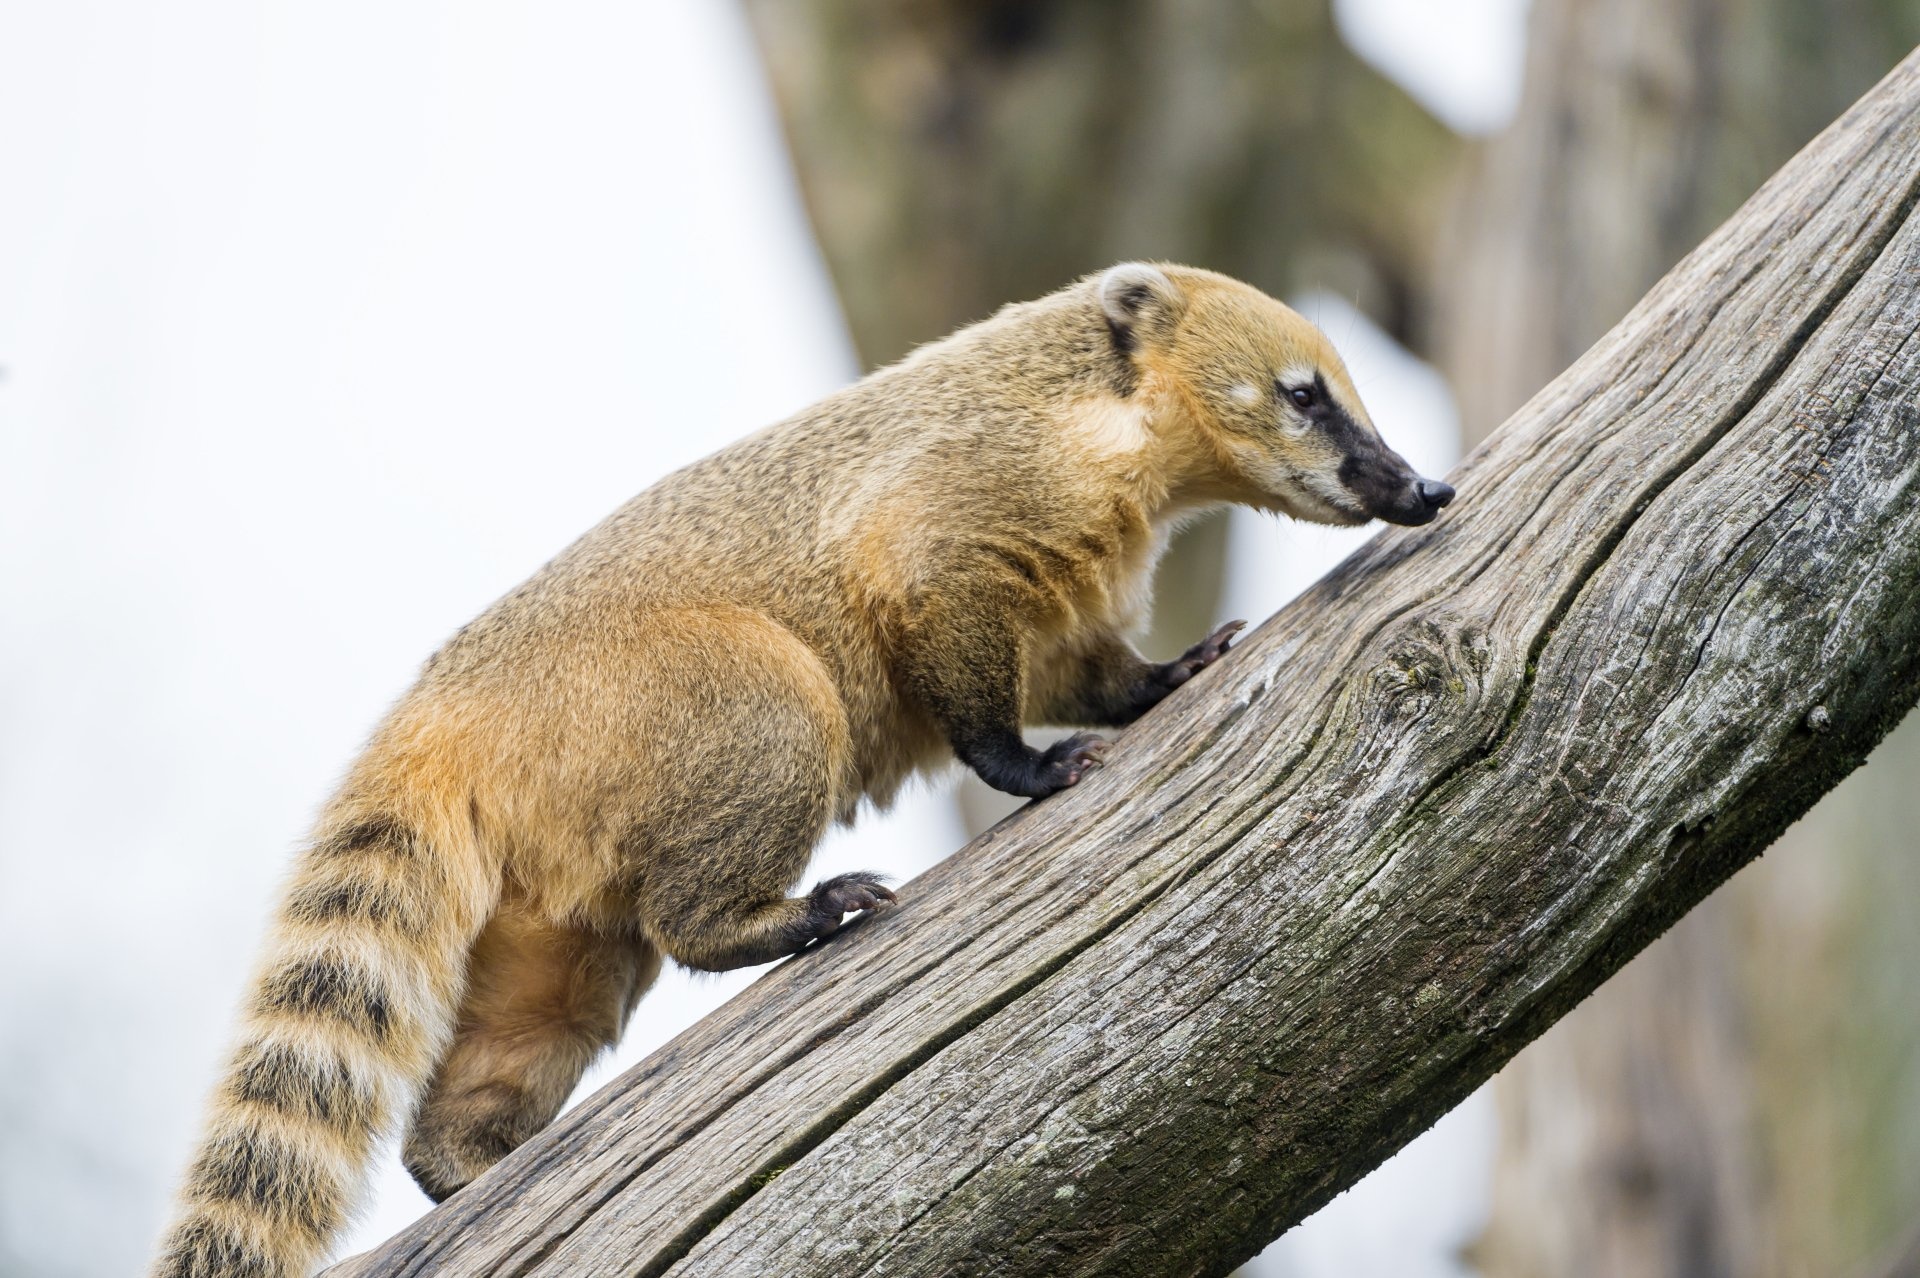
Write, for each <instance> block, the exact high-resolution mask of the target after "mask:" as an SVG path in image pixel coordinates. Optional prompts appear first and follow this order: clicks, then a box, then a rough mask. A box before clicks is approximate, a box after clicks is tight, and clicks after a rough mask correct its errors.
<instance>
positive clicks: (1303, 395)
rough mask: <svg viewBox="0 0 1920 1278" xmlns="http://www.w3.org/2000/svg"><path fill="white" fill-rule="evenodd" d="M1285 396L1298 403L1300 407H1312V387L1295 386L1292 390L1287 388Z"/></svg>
mask: <svg viewBox="0 0 1920 1278" xmlns="http://www.w3.org/2000/svg"><path fill="white" fill-rule="evenodd" d="M1287 398H1288V399H1290V400H1292V401H1293V402H1294V403H1295V404H1298V405H1299V406H1300V407H1301V408H1312V407H1313V387H1311V386H1295V387H1294V388H1293V389H1292V390H1289V391H1288V392H1287Z"/></svg>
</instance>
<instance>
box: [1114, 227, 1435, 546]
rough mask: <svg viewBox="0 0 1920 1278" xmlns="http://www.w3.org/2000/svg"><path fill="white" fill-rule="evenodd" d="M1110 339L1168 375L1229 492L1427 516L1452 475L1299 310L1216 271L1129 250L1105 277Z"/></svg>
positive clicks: (1351, 518)
mask: <svg viewBox="0 0 1920 1278" xmlns="http://www.w3.org/2000/svg"><path fill="white" fill-rule="evenodd" d="M1095 290H1096V292H1097V294H1098V297H1099V301H1100V308H1101V310H1102V312H1103V313H1104V314H1105V317H1106V321H1107V326H1108V327H1109V328H1110V329H1111V330H1112V332H1113V339H1114V342H1115V343H1116V344H1117V345H1118V346H1119V347H1120V349H1121V350H1122V351H1123V352H1124V353H1125V354H1126V355H1127V357H1129V358H1131V359H1132V360H1133V361H1134V363H1135V365H1136V367H1137V368H1138V369H1139V371H1140V372H1141V374H1142V375H1143V376H1145V377H1147V378H1149V379H1151V380H1154V381H1157V382H1158V383H1160V385H1161V386H1162V387H1163V388H1171V389H1172V390H1174V392H1175V393H1176V394H1178V395H1179V396H1180V398H1181V399H1182V401H1183V408H1184V410H1185V411H1184V413H1183V415H1184V416H1186V417H1188V418H1190V419H1191V425H1192V428H1193V429H1194V430H1195V431H1196V432H1197V433H1198V434H1199V435H1200V436H1201V439H1202V441H1203V442H1204V444H1205V445H1206V448H1207V451H1208V452H1209V453H1210V454H1211V456H1212V458H1213V460H1214V462H1215V463H1216V466H1217V470H1218V473H1217V474H1216V475H1215V476H1214V477H1213V478H1214V482H1215V483H1217V484H1219V485H1220V486H1221V487H1222V488H1223V489H1224V490H1225V491H1224V492H1223V493H1222V495H1223V496H1226V497H1229V498H1230V499H1232V500H1235V501H1240V502H1244V503H1247V504H1250V505H1256V506H1263V507H1267V508H1269V509H1275V510H1279V511H1282V512H1284V513H1286V514H1289V515H1292V516H1294V517H1295V518H1297V519H1306V520H1311V521H1313V522H1315V523H1322V524H1363V523H1365V522H1367V520H1369V519H1384V520H1386V521H1387V522H1389V523H1395V524H1424V523H1428V522H1430V521H1431V520H1432V519H1433V518H1434V516H1436V515H1438V514H1439V513H1440V508H1441V507H1442V506H1445V505H1446V504H1447V503H1448V502H1450V501H1452V500H1453V489H1452V488H1450V487H1448V486H1447V485H1446V484H1443V483H1441V482H1439V481H1438V480H1434V479H1423V478H1421V477H1420V476H1419V475H1417V474H1415V473H1414V470H1413V468H1412V467H1411V466H1409V465H1407V463H1406V461H1405V460H1404V459H1403V458H1402V457H1401V456H1400V454H1398V453H1396V452H1394V451H1393V450H1392V449H1391V448H1388V447H1387V445H1386V443H1385V442H1384V441H1383V440H1382V439H1381V438H1380V433H1379V432H1378V431H1376V430H1375V429H1374V427H1373V422H1372V420H1371V419H1370V418H1368V416H1367V410H1366V408H1365V407H1364V406H1363V405H1362V404H1361V403H1360V396H1359V394H1358V393H1357V392H1356V391H1355V390H1354V388H1353V381H1352V379H1351V378H1349V377H1348V376H1347V369H1346V365H1344V364H1342V363H1341V362H1340V356H1339V354H1338V353H1336V352H1335V351H1334V349H1333V345H1332V343H1330V342H1328V341H1327V339H1326V336H1325V335H1324V334H1322V333H1321V332H1320V330H1319V329H1317V328H1315V327H1314V326H1313V325H1312V324H1310V323H1308V322H1307V320H1306V318H1305V317H1303V316H1302V315H1300V314H1299V313H1298V312H1297V311H1294V310H1292V309H1291V308H1289V307H1286V306H1283V305H1281V304H1280V303H1279V302H1276V301H1274V300H1273V299H1272V298H1270V297H1268V296H1267V295H1266V294H1264V293H1262V292H1260V291H1259V290H1257V289H1254V288H1251V287H1249V286H1247V285H1245V284H1242V283H1240V282H1239V281H1237V280H1233V279H1229V278H1227V277H1226V276H1224V275H1216V274H1214V273H1212V272H1211V271H1196V270H1192V269H1190V268H1186V267H1171V266H1170V267H1160V266H1152V265H1148V264H1146V263H1144V262H1123V263H1121V264H1120V265H1119V266H1116V267H1113V268H1112V269H1110V270H1108V271H1107V272H1106V273H1105V274H1103V275H1101V276H1100V277H1099V278H1098V279H1097V280H1096V281H1095Z"/></svg>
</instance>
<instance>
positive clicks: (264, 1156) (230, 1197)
mask: <svg viewBox="0 0 1920 1278" xmlns="http://www.w3.org/2000/svg"><path fill="white" fill-rule="evenodd" d="M188 1175H189V1176H191V1177H192V1184H193V1188H194V1193H195V1195H196V1196H198V1197H199V1198H200V1199H202V1200H203V1201H205V1202H209V1203H220V1202H228V1203H236V1204H240V1205H241V1206H242V1207H244V1208H245V1209H246V1210H248V1211H250V1212H260V1213H262V1214H265V1215H268V1216H270V1217H273V1218H275V1219H278V1220H282V1221H285V1222H287V1223H289V1224H292V1225H294V1226H296V1227H298V1228H299V1229H300V1230H301V1231H302V1232H303V1233H307V1234H311V1235H316V1236H317V1235H319V1234H321V1233H323V1232H324V1231H325V1230H326V1229H327V1227H328V1226H329V1225H330V1224H331V1215H332V1212H331V1208H332V1205H333V1203H332V1199H333V1196H334V1190H335V1186H334V1183H333V1176H332V1175H331V1174H330V1173H329V1171H327V1170H325V1169H319V1168H316V1167H315V1166H314V1165H313V1156H312V1154H311V1153H310V1152H309V1151H308V1150H307V1149H305V1148H303V1147H302V1146H301V1145H299V1144H296V1143H293V1142H289V1141H287V1140H284V1139H283V1138H281V1137H280V1136H278V1135H276V1134H275V1133H273V1132H271V1131H268V1130H267V1129H265V1128H264V1127H262V1126H260V1125H259V1124H257V1123H245V1124H235V1125H234V1126H233V1127H232V1128H230V1129H229V1130H227V1131H225V1132H222V1133H221V1134H220V1135H219V1136H216V1137H215V1138H214V1139H213V1140H211V1141H209V1142H208V1143H207V1145H206V1148H204V1149H202V1150H201V1151H200V1156H199V1157H198V1158H196V1159H195V1160H194V1162H193V1169H192V1171H191V1172H189V1173H188Z"/></svg>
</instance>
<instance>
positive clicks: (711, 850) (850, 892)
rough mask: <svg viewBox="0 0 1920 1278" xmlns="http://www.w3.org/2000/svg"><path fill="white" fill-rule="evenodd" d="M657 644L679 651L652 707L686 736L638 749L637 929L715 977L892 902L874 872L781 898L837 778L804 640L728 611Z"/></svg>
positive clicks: (839, 711) (835, 712) (840, 745)
mask: <svg viewBox="0 0 1920 1278" xmlns="http://www.w3.org/2000/svg"><path fill="white" fill-rule="evenodd" d="M689 634H692V635H695V636H697V637H698V642H697V643H687V642H684V641H685V640H686V639H687V638H688V637H689ZM662 644H663V646H669V647H672V648H677V649H678V651H677V652H675V653H674V657H675V660H674V662H673V665H672V678H673V680H674V683H673V685H672V686H671V687H666V688H661V689H659V693H660V695H661V697H662V704H660V705H658V706H656V707H654V708H653V709H654V713H655V714H657V715H658V716H659V717H660V718H661V719H662V720H663V721H665V722H669V723H682V722H688V723H697V725H698V731H697V732H691V731H690V732H688V733H687V734H686V735H685V736H684V738H683V739H681V740H678V741H673V742H670V743H665V744H662V745H659V746H656V747H655V748H654V749H653V750H651V751H649V755H650V757H649V759H648V764H649V769H650V780H649V783H648V787H647V788H648V790H649V791H650V792H651V799H650V801H649V802H647V803H645V804H643V805H642V806H641V807H640V809H639V813H640V815H639V819H638V823H637V828H636V829H635V830H634V833H633V837H632V854H633V856H634V858H635V862H636V870H637V873H636V875H635V878H634V882H635V884H636V888H637V892H638V898H639V899H638V905H639V909H640V918H641V922H642V924H643V926H644V927H645V928H646V930H647V933H648V935H650V936H651V937H653V938H654V940H655V941H656V942H658V944H659V945H660V948H661V949H663V950H665V951H666V952H667V954H669V955H670V956H672V957H673V958H674V959H675V960H677V961H679V962H680V963H683V964H685V965H686V966H688V967H692V968H698V969H700V970H702V971H709V972H721V971H726V970H728V969H730V968H736V967H748V966H751V965H752V964H755V963H767V962H771V961H772V960H774V959H777V958H781V957H783V956H785V955H788V954H792V953H794V952H796V951H798V950H800V949H802V948H804V947H805V946H806V945H807V944H808V943H809V942H810V941H813V940H814V939H816V938H818V937H821V936H825V935H826V934H827V933H829V932H831V931H833V930H834V929H835V928H837V927H839V926H840V921H841V918H842V916H843V915H845V914H847V913H850V912H852V911H855V910H870V909H873V908H875V907H877V906H878V905H879V904H880V903H881V902H883V901H891V900H893V899H894V896H893V893H892V892H889V891H888V890H887V889H886V888H885V887H884V886H882V884H881V881H880V878H879V876H877V875H873V874H843V875H840V876H839V877H837V878H833V879H828V880H827V881H825V882H823V883H820V884H818V885H816V886H815V887H814V888H813V889H812V890H811V891H810V892H809V893H808V894H807V895H805V896H802V897H789V896H788V895H787V890H788V889H789V888H790V887H792V886H793V884H794V881H795V880H796V879H798V878H799V877H800V873H801V871H802V870H804V869H805V868H806V864H807V860H808V858H809V857H811V856H812V854H813V848H814V845H815V844H816V843H818V842H819V840H820V836H821V834H822V833H824V832H825V830H826V827H827V823H828V821H829V820H831V819H832V817H833V814H834V812H835V811H836V809H837V808H838V807H839V806H840V805H841V802H842V797H843V793H844V791H845V790H846V789H847V788H848V787H849V784H850V783H849V780H848V755H849V753H850V751H851V749H852V744H851V740H850V737H849V733H848V730H847V719H846V710H845V708H844V706H843V704H842V703H841V700H840V694H839V691H838V689H837V688H836V687H835V685H834V683H833V680H832V678H831V677H830V676H829V675H828V673H827V670H826V668H825V666H823V665H822V664H821V662H820V659H819V657H818V656H816V655H815V654H814V652H813V651H812V649H810V648H808V647H807V646H806V645H805V644H803V643H802V642H801V641H800V640H799V639H798V638H797V637H796V636H795V635H794V634H793V633H792V632H791V631H788V630H787V629H785V628H784V627H782V626H780V625H779V624H778V623H776V622H774V621H773V620H772V619H771V618H767V617H764V616H762V615H760V614H757V613H751V612H747V611H745V610H733V609H727V610H723V609H714V610H712V611H709V612H702V613H698V614H693V613H688V614H681V615H680V616H679V618H677V624H676V628H675V633H673V634H672V635H670V636H662Z"/></svg>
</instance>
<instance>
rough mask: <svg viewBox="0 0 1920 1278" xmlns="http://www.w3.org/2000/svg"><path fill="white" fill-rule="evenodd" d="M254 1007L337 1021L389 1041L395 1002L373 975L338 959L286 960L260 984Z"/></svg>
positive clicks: (264, 1012) (373, 1037) (367, 1034)
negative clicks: (286, 961) (287, 961)
mask: <svg viewBox="0 0 1920 1278" xmlns="http://www.w3.org/2000/svg"><path fill="white" fill-rule="evenodd" d="M255 1007H256V1008H257V1009H258V1010H259V1011H260V1012H261V1013H262V1014H265V1015H270V1016H271V1015H287V1016H311V1017H315V1018H317V1019H321V1020H332V1021H338V1022H340V1023H341V1024H344V1025H351V1026H352V1027H353V1028H355V1029H357V1030H359V1031H361V1032H362V1033H364V1034H365V1035H366V1036H367V1037H368V1038H369V1039H371V1040H373V1041H374V1042H376V1043H384V1042H386V1041H387V1038H388V1036H389V1035H391V1034H392V1033H393V1001H392V999H391V998H390V997H389V995H388V994H387V991H386V987H385V986H383V985H381V984H380V982H379V980H378V979H377V978H375V977H374V976H373V975H372V973H370V972H366V971H362V970H356V969H355V968H353V967H350V966H348V965H347V964H345V963H343V962H341V961H340V960H339V959H337V958H304V959H295V960H294V961H292V962H289V963H283V964H281V965H280V967H278V968H277V969H275V970H274V971H273V973H272V974H271V975H269V976H268V977H267V979H266V981H265V982H264V983H263V984H262V985H261V987H260V994H259V997H258V999H257V1000H256V1002H255Z"/></svg>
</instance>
